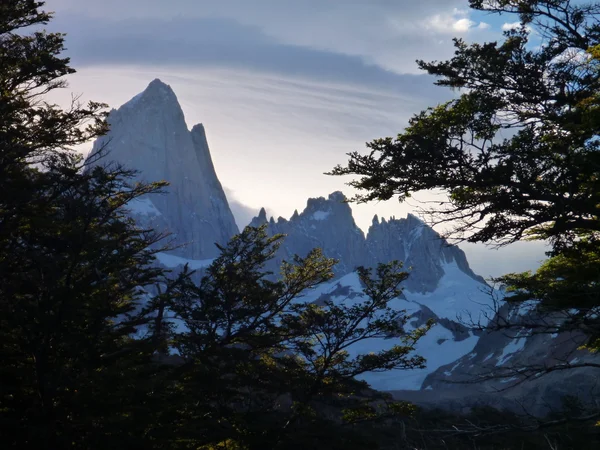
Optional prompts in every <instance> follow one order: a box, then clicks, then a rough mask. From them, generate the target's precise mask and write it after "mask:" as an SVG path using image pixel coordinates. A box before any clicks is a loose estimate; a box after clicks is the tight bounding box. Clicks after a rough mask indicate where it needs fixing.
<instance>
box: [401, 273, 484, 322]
mask: <svg viewBox="0 0 600 450" xmlns="http://www.w3.org/2000/svg"><path fill="white" fill-rule="evenodd" d="M442 268H443V270H444V275H443V276H442V278H441V280H440V281H439V283H438V286H437V288H436V289H435V291H433V292H427V293H416V292H410V291H405V295H406V297H407V298H408V299H410V300H412V301H414V302H417V303H421V304H423V305H425V306H427V307H428V308H429V309H431V310H432V311H433V312H434V313H435V314H436V315H437V316H438V317H443V318H447V319H450V320H456V319H457V318H463V319H467V320H474V321H477V320H479V319H481V320H482V322H483V321H484V320H485V318H484V317H483V314H484V313H485V312H487V313H489V312H490V311H491V309H489V308H491V307H492V306H493V300H492V298H491V297H490V295H489V293H488V292H486V291H485V286H484V285H482V284H481V283H480V282H478V281H476V280H474V279H473V278H471V277H470V276H468V275H467V274H466V273H464V272H463V271H462V270H461V269H460V268H459V267H458V265H457V264H456V262H455V261H451V262H449V263H448V262H447V263H444V264H443V265H442Z"/></svg>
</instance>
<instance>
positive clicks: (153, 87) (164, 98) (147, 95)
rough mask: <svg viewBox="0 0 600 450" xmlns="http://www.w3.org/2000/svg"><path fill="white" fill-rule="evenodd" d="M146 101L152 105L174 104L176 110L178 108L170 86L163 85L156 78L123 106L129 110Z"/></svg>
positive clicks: (177, 102)
mask: <svg viewBox="0 0 600 450" xmlns="http://www.w3.org/2000/svg"><path fill="white" fill-rule="evenodd" d="M148 101H150V102H152V103H161V104H165V103H166V104H174V105H176V107H177V108H179V101H178V100H177V96H176V95H175V92H173V89H171V86H169V85H168V84H166V83H163V82H162V81H161V80H159V79H158V78H155V79H154V80H152V81H151V82H150V84H148V86H147V87H146V89H144V90H143V91H142V92H140V93H139V94H137V95H136V96H134V97H133V98H132V99H131V100H129V101H128V102H127V103H125V104H124V105H123V106H125V107H129V108H131V107H133V106H137V105H138V104H140V102H148Z"/></svg>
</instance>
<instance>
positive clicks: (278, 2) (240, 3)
mask: <svg viewBox="0 0 600 450" xmlns="http://www.w3.org/2000/svg"><path fill="white" fill-rule="evenodd" d="M466 3H467V2H466V0H427V1H426V2H414V1H412V0H410V1H409V0H405V1H400V0H394V1H391V0H347V1H344V2H341V1H340V2H338V1H322V0H304V1H292V0H259V1H253V2H248V1H246V0H220V1H212V0H172V1H170V2H164V1H163V0H129V1H127V2H123V1H116V0H105V1H103V2H94V1H92V0H50V1H49V2H48V7H49V8H51V9H54V10H56V11H57V19H58V20H60V21H61V22H62V23H61V24H60V25H61V26H62V27H63V29H64V25H67V27H68V29H71V30H72V31H71V32H72V33H74V34H76V35H77V40H76V41H75V40H74V41H73V44H75V45H77V46H78V47H87V48H89V49H90V50H91V49H94V50H95V49H97V48H98V47H99V46H100V45H102V43H103V42H104V43H109V44H111V46H110V48H111V49H112V50H113V51H114V52H115V57H123V56H124V55H130V56H132V57H137V58H140V57H141V56H142V55H143V56H145V57H150V58H157V57H159V55H164V56H165V57H166V61H167V62H168V61H172V59H173V58H174V57H175V56H176V55H170V54H169V53H168V52H165V51H164V49H165V47H166V46H168V45H169V43H175V42H176V43H177V44H179V45H182V44H183V45H182V46H183V47H190V46H196V47H197V48H199V50H200V55H199V56H201V55H203V52H206V50H203V49H202V47H204V46H207V45H209V44H210V45H213V46H214V45H215V44H216V45H217V46H218V47H220V48H221V49H223V50H227V51H230V52H232V53H230V54H229V55H228V54H227V52H221V53H220V56H221V57H222V58H223V59H225V60H226V61H227V62H233V61H234V60H235V58H236V57H237V54H238V53H239V52H236V50H245V51H250V49H251V48H254V46H256V45H258V46H264V45H267V44H270V45H281V46H282V47H284V48H285V47H286V46H287V48H289V47H292V46H293V47H300V48H305V49H311V50H320V51H323V52H327V53H330V54H337V55H345V56H352V57H357V58H360V59H361V60H362V61H363V62H364V63H366V64H368V65H375V66H378V67H380V68H382V69H384V70H388V71H392V72H396V73H416V72H417V71H418V69H417V67H416V65H415V62H414V61H415V60H416V59H418V58H423V59H438V58H443V57H447V56H449V54H450V52H451V50H452V45H451V38H452V37H453V36H455V35H460V36H462V37H467V38H482V37H483V38H485V37H486V35H487V33H488V31H486V30H488V28H489V27H488V24H487V22H485V21H483V20H480V19H478V18H476V17H475V16H474V15H473V14H471V13H470V12H469V10H468V9H465V6H466ZM483 19H485V17H483ZM485 20H487V19H485ZM141 38H143V39H145V40H148V41H149V42H151V41H160V42H162V47H160V48H159V47H157V46H156V45H154V48H152V47H150V48H152V50H154V51H155V53H154V54H149V52H148V51H144V49H143V48H138V47H137V45H139V44H140V39H141ZM72 46H73V45H72ZM132 46H135V47H134V48H136V49H137V50H138V51H139V50H142V55H138V54H137V53H138V52H137V51H132ZM150 48H149V49H150ZM157 50H158V52H156V51H157ZM174 50H175V51H176V53H181V52H182V51H183V50H181V51H180V50H178V49H176V48H175V49H174ZM216 51H217V50H216V49H215V52H216ZM94 54H95V52H91V51H90V52H88V54H87V56H88V58H89V59H92V58H94V57H95V56H94ZM187 55H188V58H189V59H191V60H197V57H196V56H195V55H194V54H193V53H187ZM99 56H100V55H99ZM103 56H106V55H103ZM180 56H183V55H180ZM220 62H223V61H220ZM287 62H289V61H286V60H283V61H282V65H283V64H285V63H287Z"/></svg>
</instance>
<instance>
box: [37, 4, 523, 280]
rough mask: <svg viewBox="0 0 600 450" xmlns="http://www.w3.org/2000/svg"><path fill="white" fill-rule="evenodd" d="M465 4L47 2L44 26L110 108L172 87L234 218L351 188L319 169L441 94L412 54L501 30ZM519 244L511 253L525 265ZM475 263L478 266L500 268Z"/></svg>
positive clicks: (365, 212) (367, 214) (281, 210)
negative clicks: (155, 85) (202, 140)
mask: <svg viewBox="0 0 600 450" xmlns="http://www.w3.org/2000/svg"><path fill="white" fill-rule="evenodd" d="M466 4H467V2H466V0H427V1H425V2H414V1H408V0H407V1H400V0H346V1H343V2H342V1H339V2H338V1H322V0H304V1H296V0H256V1H252V2H249V1H247V0H219V1H212V0H210V1H209V0H171V1H169V2H165V1H164V0H127V1H122V0H104V1H103V2H96V1H92V0H49V1H48V2H47V8H48V9H50V10H54V11H56V16H55V19H54V20H53V21H52V22H51V23H50V25H49V27H50V28H51V29H53V30H56V31H61V32H66V33H67V47H68V54H69V56H71V57H72V61H73V64H74V66H75V67H76V68H77V69H78V70H79V73H78V74H75V75H74V76H73V77H71V79H70V83H71V90H72V91H75V92H83V93H84V94H85V98H91V99H97V100H100V101H106V102H108V103H109V104H110V105H111V106H115V107H118V106H119V105H120V104H122V103H124V102H125V101H127V100H128V99H129V98H130V97H132V96H133V95H134V94H136V93H137V92H140V91H141V90H143V89H144V88H145V86H146V85H147V84H148V82H149V81H151V80H152V79H153V78H156V77H158V78H161V79H162V80H163V81H165V82H167V83H168V84H170V85H171V86H172V87H173V89H174V90H175V92H176V94H177V95H178V97H179V100H180V102H181V104H182V107H183V110H184V113H185V115H186V118H187V119H188V125H192V124H194V123H197V122H203V123H204V124H205V126H206V130H207V134H208V138H209V143H210V146H211V152H212V155H213V159H214V162H215V167H216V169H217V172H218V173H219V178H220V179H221V182H222V183H223V185H224V186H227V190H228V192H227V193H228V197H229V198H230V201H231V204H232V206H233V209H234V210H235V212H236V219H237V221H238V222H239V225H244V224H245V223H247V222H248V220H249V218H250V216H251V215H252V212H253V211H255V213H257V212H258V209H259V208H260V206H266V207H267V208H268V209H269V210H270V211H271V212H272V213H273V214H274V215H276V216H277V215H281V216H284V217H289V216H290V215H291V213H292V212H293V210H294V209H299V210H301V209H302V208H303V207H304V205H305V203H306V199H307V198H308V197H315V196H326V195H327V194H329V193H330V192H332V191H334V190H343V191H344V192H345V193H346V194H347V195H351V194H352V191H351V190H350V189H349V188H348V187H347V186H345V185H344V182H345V181H348V180H347V179H341V178H337V177H336V178H333V177H326V176H324V175H323V172H325V171H328V170H330V169H331V168H332V167H333V166H334V165H335V164H338V163H343V162H344V161H345V160H346V156H345V154H346V153H347V152H350V151H354V150H361V149H364V142H366V141H370V140H372V139H374V138H377V137H382V136H393V135H395V134H396V133H397V132H399V131H401V130H402V128H403V127H404V126H405V125H406V123H407V121H408V119H409V118H410V116H411V115H412V114H413V113H416V112H418V111H420V110H421V109H423V108H425V107H427V106H432V105H435V104H437V103H439V102H441V101H444V100H447V99H449V98H451V96H453V95H454V94H452V93H451V92H448V91H445V90H443V89H441V88H437V87H434V86H433V81H434V80H433V79H431V78H430V77H428V76H426V75H422V74H419V70H418V68H417V65H416V63H415V60H416V59H423V60H434V59H438V60H439V59H444V58H447V57H449V56H451V54H452V51H453V48H452V43H451V38H452V37H454V36H459V37H462V38H464V39H466V40H478V41H481V40H491V39H495V38H497V36H498V34H499V32H500V27H501V24H502V23H503V22H499V23H498V22H494V21H492V20H491V17H489V16H478V15H476V14H472V13H470V12H469V11H468V10H465V9H464V8H465V6H466ZM490 24H491V25H490ZM424 199H427V195H425V197H424ZM415 206H417V205H415V204H401V205H399V204H398V203H397V202H393V201H391V202H385V203H379V204H368V205H353V210H354V215H355V218H356V221H357V223H358V225H359V226H361V227H362V228H363V229H364V230H365V231H366V229H367V228H368V226H369V224H370V222H371V218H372V217H373V215H374V214H375V213H377V214H379V215H380V216H392V215H396V216H398V217H402V216H403V215H404V214H405V213H406V212H408V211H411V210H414V207H415ZM481 251H483V250H482V249H478V250H477V252H481ZM477 252H475V250H473V251H472V253H473V255H474V256H477V255H479V253H477ZM524 253H526V252H524V250H523V249H522V248H521V249H520V250H519V255H518V256H515V258H517V259H518V260H519V261H524V260H525V259H526V258H525V256H524ZM507 255H508V256H506V257H507V258H508V259H509V260H510V252H509V253H508V254H507ZM476 259H477V258H476ZM478 260H480V261H481V263H478V264H477V266H478V267H479V268H480V272H481V273H483V274H486V275H487V274H498V272H497V271H496V270H494V266H493V265H490V266H489V267H487V266H486V262H485V261H487V260H486V259H485V258H484V257H482V258H478ZM476 270H477V267H476Z"/></svg>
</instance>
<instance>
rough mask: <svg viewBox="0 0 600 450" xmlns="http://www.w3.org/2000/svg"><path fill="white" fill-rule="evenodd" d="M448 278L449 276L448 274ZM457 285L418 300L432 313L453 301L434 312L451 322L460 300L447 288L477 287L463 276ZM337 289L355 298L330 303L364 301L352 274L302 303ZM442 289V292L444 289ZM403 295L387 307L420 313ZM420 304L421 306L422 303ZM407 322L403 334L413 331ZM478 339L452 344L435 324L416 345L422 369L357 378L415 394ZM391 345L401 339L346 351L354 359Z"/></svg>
mask: <svg viewBox="0 0 600 450" xmlns="http://www.w3.org/2000/svg"><path fill="white" fill-rule="evenodd" d="M461 273H463V272H461ZM449 276H452V274H450V275H449ZM461 281H463V283H457V284H451V283H450V281H447V282H446V284H443V283H440V284H441V285H442V288H441V289H440V290H436V291H435V292H433V293H430V294H427V295H421V296H420V297H419V298H421V299H424V300H426V301H427V305H426V306H427V307H429V308H430V309H432V310H434V312H435V310H436V306H438V305H437V304H442V303H444V302H446V301H447V300H448V299H450V300H454V303H450V305H451V306H439V307H438V308H437V309H438V310H439V311H441V312H443V313H445V314H446V315H441V316H439V317H447V318H450V319H452V318H454V317H455V316H456V313H455V311H456V310H455V309H454V307H453V306H452V305H456V304H458V305H459V306H461V305H462V303H461V302H459V301H458V300H459V298H460V294H459V292H454V291H449V290H448V289H449V286H451V287H452V288H455V289H458V290H459V291H462V290H467V291H469V288H470V287H471V286H472V285H475V284H477V285H479V286H481V284H480V283H478V282H476V281H475V280H473V279H472V278H470V277H468V276H466V275H465V276H464V280H461ZM467 281H468V282H467ZM339 287H347V288H349V289H350V292H351V293H353V294H355V295H356V294H359V295H356V296H354V297H353V298H351V297H350V296H345V295H342V296H340V295H337V296H333V297H330V298H331V300H333V301H334V302H336V303H339V302H344V304H346V305H348V306H351V305H353V304H356V303H358V302H362V301H364V300H365V297H364V296H363V295H362V289H363V288H362V286H361V283H360V279H359V277H358V275H357V274H356V272H353V273H350V274H348V275H345V276H343V277H342V278H340V279H338V280H336V281H333V282H330V283H326V284H323V285H321V286H319V287H318V288H317V289H316V290H314V291H312V292H311V293H310V294H309V295H308V296H307V297H305V298H304V300H305V301H306V300H308V301H314V300H317V299H318V298H319V297H320V296H321V295H323V294H328V293H332V292H333V291H335V290H336V289H338V288H339ZM444 287H445V288H446V289H444ZM405 294H406V296H407V297H408V298H406V299H405V298H400V297H396V298H394V299H392V300H391V301H390V302H389V303H388V305H389V306H390V307H391V308H393V309H395V310H397V311H405V313H406V314H407V315H409V316H410V315H412V314H414V313H417V312H419V311H421V309H422V308H421V304H420V303H421V302H417V301H416V300H415V299H414V297H415V296H414V295H413V294H411V293H408V292H406V293H405ZM423 304H425V303H424V302H423ZM411 322H413V321H409V322H408V323H407V324H406V325H405V331H407V332H410V331H412V330H414V328H415V327H414V325H412V324H411ZM478 339H479V338H478V337H477V336H474V335H473V334H471V333H469V336H468V337H467V338H466V339H463V340H461V341H456V340H455V337H454V334H453V333H452V331H450V330H448V329H447V328H445V327H444V326H442V325H441V324H435V325H434V326H433V327H432V328H431V330H429V332H428V333H427V334H426V335H425V336H424V337H422V338H421V339H420V340H419V342H418V343H417V345H416V352H415V354H416V355H419V356H422V357H424V358H425V359H426V360H427V362H426V367H425V368H424V369H414V370H392V371H387V372H381V373H373V372H369V373H365V374H363V375H361V376H359V377H358V378H359V379H361V380H364V381H366V382H367V383H369V384H370V385H371V387H373V388H375V389H378V390H419V389H421V387H422V385H423V381H424V380H425V378H426V377H427V375H429V374H430V373H432V372H434V371H435V370H437V369H438V368H439V367H441V366H444V365H446V364H450V363H452V362H454V361H456V360H458V359H459V358H461V357H463V356H465V355H467V354H468V353H470V352H471V351H472V350H473V348H474V347H475V344H476V343H477V341H478ZM394 345H402V341H401V339H400V338H386V339H382V338H371V339H366V340H364V341H361V342H358V343H356V344H354V345H352V346H350V347H349V348H348V349H347V350H348V352H349V354H350V356H357V355H360V354H367V353H371V352H379V351H383V350H389V349H391V348H392V347H393V346H394Z"/></svg>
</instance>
